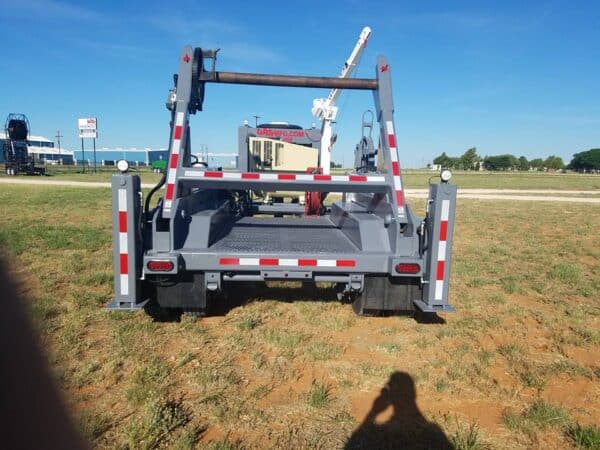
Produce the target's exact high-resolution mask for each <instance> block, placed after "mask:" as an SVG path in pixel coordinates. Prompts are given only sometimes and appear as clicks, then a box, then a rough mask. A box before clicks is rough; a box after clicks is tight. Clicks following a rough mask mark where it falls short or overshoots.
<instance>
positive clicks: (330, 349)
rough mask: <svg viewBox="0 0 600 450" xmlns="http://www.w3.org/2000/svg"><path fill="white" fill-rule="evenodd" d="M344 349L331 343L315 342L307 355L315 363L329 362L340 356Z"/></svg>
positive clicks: (308, 349)
mask: <svg viewBox="0 0 600 450" xmlns="http://www.w3.org/2000/svg"><path fill="white" fill-rule="evenodd" d="M342 352H343V349H342V347H340V346H339V345H335V344H332V343H330V342H314V343H312V344H311V345H310V346H309V347H308V348H307V349H306V354H307V356H308V358H309V359H311V360H313V361H327V360H329V359H332V358H336V357H338V356H340V355H341V354H342Z"/></svg>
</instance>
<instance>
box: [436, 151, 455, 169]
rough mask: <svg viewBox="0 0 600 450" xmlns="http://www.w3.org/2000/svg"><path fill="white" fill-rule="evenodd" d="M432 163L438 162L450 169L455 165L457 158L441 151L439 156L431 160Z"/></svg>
mask: <svg viewBox="0 0 600 450" xmlns="http://www.w3.org/2000/svg"><path fill="white" fill-rule="evenodd" d="M433 163H434V164H439V165H440V166H442V167H446V168H449V169H452V168H454V167H456V166H457V163H458V158H453V157H450V156H448V155H446V152H443V153H442V154H441V155H440V156H438V157H437V158H435V159H434V160H433Z"/></svg>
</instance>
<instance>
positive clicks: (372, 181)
mask: <svg viewBox="0 0 600 450" xmlns="http://www.w3.org/2000/svg"><path fill="white" fill-rule="evenodd" d="M177 180H178V181H180V182H184V183H192V182H194V184H196V185H197V186H200V185H202V187H203V188H207V189H208V188H209V189H231V190H239V189H257V190H268V191H298V192H302V191H316V192H370V193H373V192H389V191H391V184H390V183H389V182H387V179H386V176H385V175H369V176H366V175H318V174H317V175H312V174H292V173H265V172H260V173H259V172H220V171H206V170H202V169H185V170H184V171H183V175H179V176H178V177H177Z"/></svg>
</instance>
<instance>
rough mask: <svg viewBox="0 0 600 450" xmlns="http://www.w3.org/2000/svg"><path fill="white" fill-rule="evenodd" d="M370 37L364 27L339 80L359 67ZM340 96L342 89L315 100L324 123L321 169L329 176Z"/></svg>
mask: <svg viewBox="0 0 600 450" xmlns="http://www.w3.org/2000/svg"><path fill="white" fill-rule="evenodd" d="M370 35H371V28H369V27H364V28H363V29H362V31H361V32H360V36H359V37H358V41H357V42H356V45H355V46H354V49H353V50H352V53H350V56H349V57H348V59H347V60H346V62H345V63H344V67H342V72H341V74H340V75H339V78H349V77H350V76H351V75H352V72H353V71H354V69H355V68H356V66H357V65H358V62H359V61H360V58H361V56H362V54H363V52H364V50H365V47H366V46H367V41H368V40H369V36H370ZM339 95H340V89H332V90H331V92H329V96H328V97H327V98H316V99H314V100H313V107H312V114H313V116H315V117H316V118H317V119H319V120H321V121H322V123H321V159H320V167H321V169H322V170H323V173H324V174H329V168H330V165H331V149H332V148H333V144H334V143H335V138H334V136H333V132H332V126H331V124H332V122H333V121H334V120H335V117H336V115H337V112H338V108H337V106H335V103H336V101H337V99H338V97H339Z"/></svg>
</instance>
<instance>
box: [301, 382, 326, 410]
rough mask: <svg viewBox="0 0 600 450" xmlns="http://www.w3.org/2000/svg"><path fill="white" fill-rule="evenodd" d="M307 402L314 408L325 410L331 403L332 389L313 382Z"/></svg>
mask: <svg viewBox="0 0 600 450" xmlns="http://www.w3.org/2000/svg"><path fill="white" fill-rule="evenodd" d="M306 401H307V403H308V404H309V405H310V406H312V407H313V408H324V407H325V406H327V405H328V404H329V403H330V402H331V389H330V388H329V387H328V386H327V385H325V384H322V383H319V382H317V381H313V382H312V385H311V387H310V391H308V394H307V396H306Z"/></svg>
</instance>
